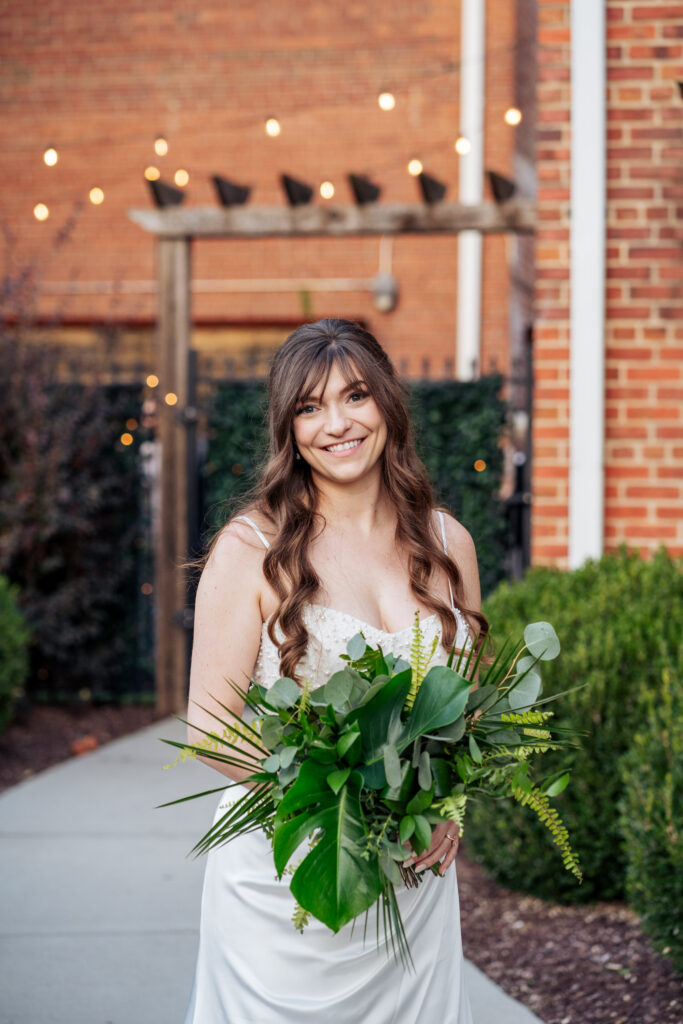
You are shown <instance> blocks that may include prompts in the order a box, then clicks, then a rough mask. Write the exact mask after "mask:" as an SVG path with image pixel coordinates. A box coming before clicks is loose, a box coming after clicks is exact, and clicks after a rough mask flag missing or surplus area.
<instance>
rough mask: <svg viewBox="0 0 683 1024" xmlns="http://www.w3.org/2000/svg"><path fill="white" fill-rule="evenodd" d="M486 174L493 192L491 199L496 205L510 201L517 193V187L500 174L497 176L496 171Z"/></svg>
mask: <svg viewBox="0 0 683 1024" xmlns="http://www.w3.org/2000/svg"><path fill="white" fill-rule="evenodd" d="M486 174H487V176H488V179H489V184H490V186H491V191H492V192H493V198H494V199H495V201H496V202H497V203H504V202H506V201H507V200H508V199H512V197H513V196H514V194H515V192H516V191H517V186H516V185H515V183H514V181H510V179H509V178H504V177H503V175H502V174H498V173H497V172H496V171H487V172H486Z"/></svg>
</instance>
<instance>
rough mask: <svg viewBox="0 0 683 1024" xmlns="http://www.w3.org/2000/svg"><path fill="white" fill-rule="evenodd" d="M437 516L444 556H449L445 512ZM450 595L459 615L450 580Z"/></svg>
mask: <svg viewBox="0 0 683 1024" xmlns="http://www.w3.org/2000/svg"><path fill="white" fill-rule="evenodd" d="M436 514H437V515H438V517H439V522H440V523H441V540H442V541H443V550H444V554H445V555H447V554H448V544H447V543H446V523H445V521H444V517H443V512H441V511H437V513H436ZM448 593H449V596H450V599H451V609H452V611H453V613H454V614H457V609H456V607H455V601H454V600H453V587H452V586H451V581H450V580H449V581H448Z"/></svg>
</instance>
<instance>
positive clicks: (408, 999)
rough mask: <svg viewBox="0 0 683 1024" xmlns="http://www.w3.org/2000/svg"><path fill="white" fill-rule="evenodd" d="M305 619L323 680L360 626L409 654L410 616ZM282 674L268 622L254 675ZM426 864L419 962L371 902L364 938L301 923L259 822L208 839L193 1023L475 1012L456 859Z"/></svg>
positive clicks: (416, 936)
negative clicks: (230, 835) (437, 866)
mask: <svg viewBox="0 0 683 1024" xmlns="http://www.w3.org/2000/svg"><path fill="white" fill-rule="evenodd" d="M245 518H246V517H245ZM249 522H250V525H251V526H253V527H254V529H256V531H257V533H259V536H261V539H262V540H263V542H264V543H265V544H267V543H268V542H267V540H266V538H265V537H264V536H263V535H262V534H261V533H260V531H259V530H258V529H257V528H256V526H255V524H253V523H251V521H249ZM442 528H443V523H442ZM444 542H445V537H444ZM454 612H455V614H456V616H457V619H458V632H457V636H456V642H457V643H458V645H462V644H464V643H465V642H466V640H467V631H466V626H465V622H464V619H463V617H462V615H461V613H460V612H459V611H458V610H457V609H455V608H454ZM304 619H305V623H306V627H307V629H308V632H309V635H310V643H309V647H308V650H307V652H306V656H305V658H304V659H303V660H302V661H301V662H300V664H299V672H300V674H301V676H302V677H304V678H308V679H310V680H311V681H313V682H314V683H317V684H319V685H320V684H322V683H323V682H324V681H325V680H326V679H327V678H328V677H329V676H330V675H332V673H333V672H335V671H338V670H339V669H340V668H343V667H344V664H345V663H344V662H342V661H340V659H339V655H340V654H341V653H343V652H344V651H345V649H346V643H347V642H348V640H349V639H350V638H351V637H352V636H353V635H354V633H358V632H362V633H363V634H364V636H365V638H366V640H367V642H368V643H369V644H371V645H372V646H376V645H378V644H379V645H381V647H382V649H383V650H384V651H387V652H388V651H393V653H394V654H396V655H402V656H403V657H404V658H406V659H407V658H408V656H409V651H410V644H411V630H412V626H408V627H406V629H403V630H400V631H399V632H398V633H387V632H385V631H384V630H382V629H377V628H376V627H374V626H370V625H368V624H367V623H365V622H362V621H361V620H360V619H357V618H355V617H354V616H353V615H348V614H346V613H345V612H340V611H335V610H334V609H331V608H326V607H324V606H323V605H317V604H309V605H307V606H306V608H305V613H304ZM421 627H422V631H423V634H424V636H425V640H426V643H427V647H428V649H429V646H430V645H431V641H432V639H433V637H434V635H435V634H437V633H439V634H440V630H441V623H440V620H439V617H438V616H437V615H432V616H430V617H429V618H425V619H423V620H422V622H421ZM446 659H447V653H446V651H445V650H444V648H443V647H442V646H441V645H439V646H438V647H437V650H436V653H435V655H434V659H433V663H434V664H437V663H439V664H444V663H445V662H446ZM279 676H280V669H279V658H278V653H277V649H276V647H275V645H274V644H273V643H272V641H271V640H270V638H269V636H268V632H267V629H266V624H265V623H264V626H263V631H262V634H261V647H260V650H259V655H258V659H257V662H256V666H255V669H254V673H253V678H254V680H255V682H257V683H259V684H260V685H262V686H272V685H273V683H274V682H275V680H276V679H278V678H279ZM245 792H246V790H245V789H244V787H242V786H239V787H235V788H233V789H228V790H227V791H226V793H225V795H224V796H223V797H222V798H221V800H220V801H219V806H218V807H217V809H216V815H215V818H214V821H216V820H217V819H218V818H219V817H220V816H221V815H222V814H223V813H224V808H225V805H226V803H227V802H228V801H230V800H234V799H236V798H237V797H239V796H242V795H243V794H244V793H245ZM292 863H296V855H295V857H294V858H293V861H292ZM424 874H425V876H426V877H424V879H423V881H422V883H421V884H420V886H419V887H418V888H417V889H405V888H401V889H400V890H399V889H397V895H398V899H399V905H400V908H401V915H402V918H403V923H404V926H405V930H406V936H407V938H408V943H409V946H410V951H411V954H412V957H413V962H414V965H415V970H414V971H412V970H406V969H404V968H403V967H402V966H401V965H400V963H398V962H397V961H396V960H395V959H394V958H393V956H392V955H391V953H389V954H387V951H386V949H385V948H384V946H381V947H380V948H379V949H378V948H377V943H376V937H377V931H376V923H375V911H374V909H373V910H371V911H370V915H369V918H368V927H367V936H366V939H365V941H364V939H363V928H364V918H360V919H359V920H357V921H356V922H355V927H354V925H353V923H350V924H348V925H345V926H344V928H342V929H341V930H340V931H339V932H338V933H337V934H336V935H335V934H334V933H333V932H332V931H330V930H329V929H328V928H327V927H326V926H325V925H324V924H322V923H321V922H319V921H317V920H316V919H315V918H311V920H310V923H309V924H308V925H306V927H305V928H304V930H303V933H301V932H299V931H297V930H296V929H295V927H294V925H293V923H292V913H293V910H294V897H293V896H292V894H291V893H290V891H289V885H288V882H289V876H288V875H285V876H284V878H283V879H282V881H278V880H277V877H276V875H275V867H274V865H273V856H272V851H271V847H270V843H269V841H268V840H267V838H266V837H265V835H264V833H263V832H261V831H260V830H259V831H257V832H251V833H248V834H247V835H244V836H240V837H239V838H237V839H234V840H232V841H231V842H229V843H227V844H225V845H224V846H220V847H217V848H216V849H213V850H211V851H210V852H209V854H208V855H207V863H206V873H205V877H204V889H203V894H202V909H201V925H200V937H199V951H198V955H197V965H196V971H195V978H194V985H193V988H192V995H191V998H190V1005H189V1008H188V1011H187V1016H186V1018H185V1024H279V1022H283V1024H418V1022H429V1024H472V1014H471V1010H470V1005H469V1000H468V998H467V992H466V989H465V982H464V976H463V954H462V945H461V939H460V910H459V903H458V883H457V879H456V872H455V865H453V866H451V867H450V868H449V870H448V871H447V872H446V874H445V875H444V876H443V877H437V876H435V875H433V874H432V873H431V871H426V872H425V873H424Z"/></svg>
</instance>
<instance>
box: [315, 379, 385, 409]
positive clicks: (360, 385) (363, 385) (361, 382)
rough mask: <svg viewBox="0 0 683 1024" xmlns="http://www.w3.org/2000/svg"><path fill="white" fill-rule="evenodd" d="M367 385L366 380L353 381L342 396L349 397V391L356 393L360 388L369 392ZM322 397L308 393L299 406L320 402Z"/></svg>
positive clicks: (343, 390) (343, 391) (344, 389)
mask: <svg viewBox="0 0 683 1024" xmlns="http://www.w3.org/2000/svg"><path fill="white" fill-rule="evenodd" d="M367 387H368V386H367V384H366V383H365V381H364V380H362V379H361V378H360V377H358V378H357V379H356V380H352V381H351V382H350V383H349V384H347V385H346V387H345V388H343V389H342V392H341V393H342V395H347V394H348V393H349V391H356V390H357V389H358V388H365V389H366V390H367ZM320 398H321V396H320V395H314V394H313V392H312V391H308V392H307V393H306V394H305V395H302V396H301V397H300V399H299V402H298V404H299V405H301V404H302V403H303V402H311V401H312V402H319V401H320Z"/></svg>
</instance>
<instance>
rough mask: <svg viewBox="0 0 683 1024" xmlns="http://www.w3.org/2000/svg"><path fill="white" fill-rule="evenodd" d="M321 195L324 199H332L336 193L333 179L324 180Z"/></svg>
mask: <svg viewBox="0 0 683 1024" xmlns="http://www.w3.org/2000/svg"><path fill="white" fill-rule="evenodd" d="M320 195H321V196H322V197H323V199H331V198H332V196H333V195H334V185H333V184H332V182H331V181H324V182H323V183H322V185H321V186H320Z"/></svg>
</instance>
